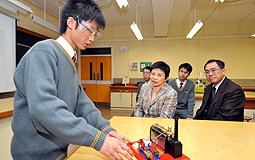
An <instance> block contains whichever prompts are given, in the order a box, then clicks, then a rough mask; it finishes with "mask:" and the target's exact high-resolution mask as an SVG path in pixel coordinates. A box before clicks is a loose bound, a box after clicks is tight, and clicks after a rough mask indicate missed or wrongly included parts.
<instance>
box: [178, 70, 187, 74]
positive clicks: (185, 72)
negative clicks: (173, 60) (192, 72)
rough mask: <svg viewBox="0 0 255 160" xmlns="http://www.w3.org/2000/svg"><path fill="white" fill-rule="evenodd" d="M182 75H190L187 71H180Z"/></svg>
mask: <svg viewBox="0 0 255 160" xmlns="http://www.w3.org/2000/svg"><path fill="white" fill-rule="evenodd" d="M180 72H181V73H184V74H189V72H187V71H183V70H180Z"/></svg>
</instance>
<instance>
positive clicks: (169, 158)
mask: <svg viewBox="0 0 255 160" xmlns="http://www.w3.org/2000/svg"><path fill="white" fill-rule="evenodd" d="M127 145H128V146H129V147H130V148H131V149H132V151H133V152H134V154H135V156H136V158H138V159H139V160H189V157H187V156H185V155H184V154H182V143H181V142H180V141H178V119H177V118H176V119H175V128H174V133H173V132H172V130H171V127H170V126H169V127H168V129H166V128H164V127H163V126H160V125H159V124H156V123H155V124H153V125H152V126H151V127H150V138H147V140H145V139H144V138H142V139H139V140H138V141H135V142H131V143H128V144H127Z"/></svg>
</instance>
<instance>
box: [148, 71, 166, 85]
mask: <svg viewBox="0 0 255 160" xmlns="http://www.w3.org/2000/svg"><path fill="white" fill-rule="evenodd" d="M165 78H166V76H165V73H164V71H162V70H161V69H159V68H154V69H152V71H151V75H150V80H151V84H152V86H153V87H160V86H163V85H164V84H165Z"/></svg>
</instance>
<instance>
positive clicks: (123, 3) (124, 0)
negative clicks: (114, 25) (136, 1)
mask: <svg viewBox="0 0 255 160" xmlns="http://www.w3.org/2000/svg"><path fill="white" fill-rule="evenodd" d="M116 2H117V3H118V5H119V7H120V8H122V7H123V6H124V7H127V6H128V5H129V4H128V1H127V0H116Z"/></svg>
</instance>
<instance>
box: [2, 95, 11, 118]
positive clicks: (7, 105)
mask: <svg viewBox="0 0 255 160" xmlns="http://www.w3.org/2000/svg"><path fill="white" fill-rule="evenodd" d="M13 100H14V98H13V97H12V98H4V99H0V104H1V105H0V118H4V117H8V116H12V115H13Z"/></svg>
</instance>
